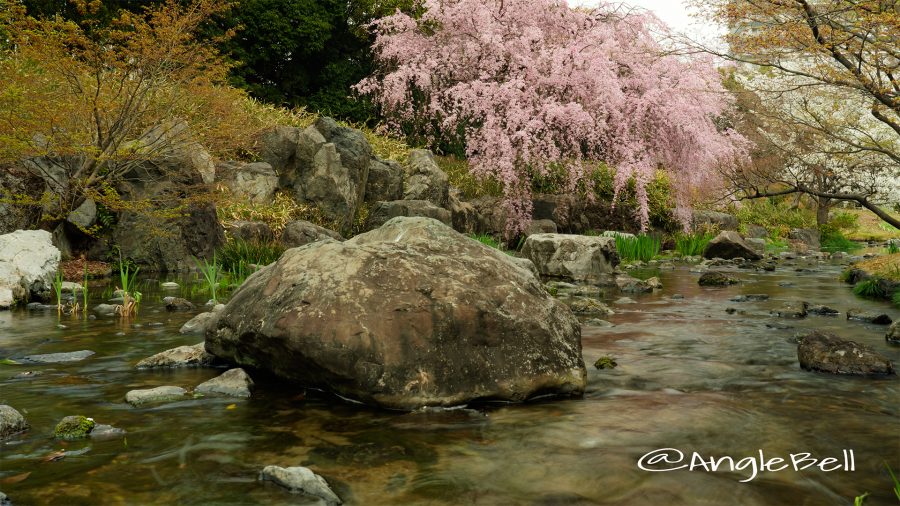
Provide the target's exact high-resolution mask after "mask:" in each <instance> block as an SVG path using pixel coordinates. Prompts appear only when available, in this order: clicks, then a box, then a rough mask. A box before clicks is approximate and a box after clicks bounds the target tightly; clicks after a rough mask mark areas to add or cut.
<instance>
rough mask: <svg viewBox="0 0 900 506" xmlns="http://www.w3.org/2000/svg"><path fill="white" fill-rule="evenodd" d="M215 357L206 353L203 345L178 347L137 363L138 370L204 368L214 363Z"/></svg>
mask: <svg viewBox="0 0 900 506" xmlns="http://www.w3.org/2000/svg"><path fill="white" fill-rule="evenodd" d="M215 361H216V357H214V356H212V355H210V354H209V353H207V352H206V349H205V348H204V347H203V343H197V344H195V345H193V346H179V347H177V348H172V349H171V350H166V351H163V352H160V353H157V354H156V355H153V356H150V357H147V358H145V359H143V360H141V361H140V362H138V363H137V365H136V366H135V367H137V368H138V369H154V368H163V367H206V366H211V365H213V364H214V363H215Z"/></svg>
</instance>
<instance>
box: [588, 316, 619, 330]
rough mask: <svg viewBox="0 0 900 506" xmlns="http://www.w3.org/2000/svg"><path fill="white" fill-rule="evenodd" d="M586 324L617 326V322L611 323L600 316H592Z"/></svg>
mask: <svg viewBox="0 0 900 506" xmlns="http://www.w3.org/2000/svg"><path fill="white" fill-rule="evenodd" d="M584 324H585V325H590V326H592V327H607V328H608V327H615V326H616V324H615V323H610V322H608V321H606V320H601V319H600V318H591V319H590V320H588V321H586V322H584Z"/></svg>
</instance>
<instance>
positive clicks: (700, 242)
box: [675, 232, 715, 256]
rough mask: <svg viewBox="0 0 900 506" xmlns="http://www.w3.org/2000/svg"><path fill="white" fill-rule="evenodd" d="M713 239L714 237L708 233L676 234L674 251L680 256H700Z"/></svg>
mask: <svg viewBox="0 0 900 506" xmlns="http://www.w3.org/2000/svg"><path fill="white" fill-rule="evenodd" d="M713 237H715V236H714V235H713V234H711V233H709V232H695V233H693V234H678V235H676V236H675V251H677V252H678V253H680V254H681V256H695V255H700V254H702V253H703V250H705V249H706V245H708V244H709V241H711V240H712V239H713Z"/></svg>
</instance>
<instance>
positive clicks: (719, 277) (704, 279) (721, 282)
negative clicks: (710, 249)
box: [697, 271, 739, 286]
mask: <svg viewBox="0 0 900 506" xmlns="http://www.w3.org/2000/svg"><path fill="white" fill-rule="evenodd" d="M738 282H739V281H738V280H737V279H735V278H733V277H731V276H729V275H728V274H725V273H724V272H721V271H708V272H704V273H703V274H702V275H701V276H700V280H699V281H697V283H698V284H699V285H700V286H728V285H733V284H736V283H738Z"/></svg>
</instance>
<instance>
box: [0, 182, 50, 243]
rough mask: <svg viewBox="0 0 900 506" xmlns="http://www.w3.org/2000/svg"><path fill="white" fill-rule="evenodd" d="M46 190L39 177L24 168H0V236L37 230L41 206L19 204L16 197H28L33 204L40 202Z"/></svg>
mask: <svg viewBox="0 0 900 506" xmlns="http://www.w3.org/2000/svg"><path fill="white" fill-rule="evenodd" d="M46 188H47V185H46V183H44V180H43V179H41V177H40V176H39V175H37V174H34V173H32V172H31V171H29V170H27V169H26V168H24V167H21V166H0V234H8V233H10V232H14V231H16V230H32V229H34V228H37V225H38V223H40V220H41V214H42V208H41V205H40V204H34V205H25V204H20V203H17V201H18V200H19V199H17V198H16V197H28V198H30V199H31V200H32V201H33V202H40V200H41V195H43V193H44V190H45V189H46ZM14 202H16V203H14Z"/></svg>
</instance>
